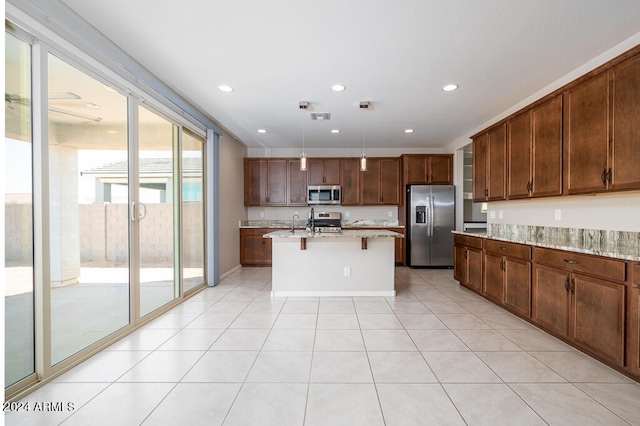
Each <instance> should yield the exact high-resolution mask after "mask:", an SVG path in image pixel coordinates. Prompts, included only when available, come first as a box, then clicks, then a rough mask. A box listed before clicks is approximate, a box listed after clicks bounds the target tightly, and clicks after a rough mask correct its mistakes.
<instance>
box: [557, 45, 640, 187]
mask: <svg viewBox="0 0 640 426" xmlns="http://www.w3.org/2000/svg"><path fill="white" fill-rule="evenodd" d="M564 96H565V114H564V149H565V193H566V194H581V193H589V192H603V191H610V190H625V189H626V190H628V189H638V188H640V167H638V164H640V143H638V140H639V139H640V126H638V122H639V121H640V56H639V55H636V56H635V57H631V58H630V59H627V60H626V61H624V62H622V63H620V64H618V65H616V66H615V67H613V68H611V69H609V70H607V71H604V72H601V73H599V74H596V75H595V76H593V77H591V78H589V79H588V80H586V81H585V82H583V83H581V84H578V85H577V86H575V87H573V88H571V89H569V90H567V91H566V92H565V94H564Z"/></svg>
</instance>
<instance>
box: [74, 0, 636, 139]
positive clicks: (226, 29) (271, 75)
mask: <svg viewBox="0 0 640 426" xmlns="http://www.w3.org/2000/svg"><path fill="white" fill-rule="evenodd" d="M63 2H64V3H65V4H67V5H68V6H69V7H70V8H71V9H73V10H74V11H75V12H76V13H78V14H79V15H80V16H82V17H83V18H84V19H85V20H87V21H88V22H89V23H90V24H92V25H93V26H95V27H96V28H97V29H98V30H99V31H101V32H102V33H103V34H105V35H106V36H107V37H108V38H109V39H111V40H112V41H113V42H114V43H116V44H117V45H118V46H120V47H121V48H122V49H123V50H124V51H126V52H127V53H128V54H129V55H131V56H132V57H133V58H135V59H136V60H137V61H138V62H139V63H141V64H142V65H143V66H145V67H146V68H147V69H148V70H150V71H151V72H152V73H153V74H155V75H156V76H157V77H158V78H160V79H161V80H162V81H164V82H165V83H166V84H168V85H169V86H170V87H172V88H173V89H174V90H175V91H177V92H178V93H180V94H181V95H183V96H184V97H185V98H186V99H188V100H189V101H190V102H192V103H193V104H194V105H195V106H197V107H198V108H200V109H201V110H203V111H204V112H205V113H207V114H209V115H210V116H211V117H213V118H214V119H215V120H216V121H217V122H219V123H220V124H221V125H222V126H223V127H224V128H226V129H228V130H229V131H230V132H232V133H233V134H234V135H235V136H236V137H237V138H238V139H239V140H241V141H242V142H243V143H245V144H246V145H247V146H249V147H260V146H262V147H266V148H285V147H300V146H301V140H302V133H303V130H304V133H305V143H306V146H307V147H315V148H321V147H332V148H333V147H343V148H358V147H360V146H361V144H362V130H363V127H364V130H365V135H366V145H367V147H388V148H390V147H393V148H399V147H402V148H409V149H419V148H439V147H442V146H444V145H446V144H448V143H451V142H452V141H454V140H456V139H458V138H460V137H462V136H464V135H465V134H467V133H468V132H470V131H472V130H474V129H476V128H477V127H478V126H481V125H482V124H483V123H485V122H486V121H487V120H490V119H491V118H492V117H495V116H496V115H498V114H500V113H502V112H503V111H505V110H507V109H508V108H510V107H512V106H513V105H515V104H517V103H518V102H520V101H522V100H523V99H525V98H527V97H528V96H531V95H532V94H533V93H535V92H536V91H538V90H540V89H541V88H543V87H545V86H546V85H548V84H550V83H552V82H554V81H555V80H557V79H558V78H560V77H562V76H563V75H565V74H567V73H569V72H570V71H571V70H573V69H575V68H576V67H578V66H580V65H582V64H584V63H586V62H587V61H589V60H590V59H592V58H594V57H596V56H597V55H599V54H601V53H602V52H605V51H606V50H608V49H610V48H611V47H613V46H615V45H616V44H618V43H620V42H622V41H623V40H625V39H627V38H629V37H630V36H632V35H634V34H636V33H638V32H640V1H638V0H485V1H478V0H451V1H445V0H440V1H436V0H398V1H383V0H324V1H321V2H312V1H305V0H271V1H264V0H244V1H231V0H227V1H222V0H217V1H212V0H181V1H173V0H172V1H169V0H135V1H131V0H109V1H99V2H98V1H89V2H88V1H86V0H63ZM335 83H341V84H344V85H346V87H347V88H346V90H345V91H343V92H332V91H331V90H330V87H331V85H333V84H335ZM447 83H456V84H459V85H460V88H459V89H458V90H457V91H455V92H450V93H446V92H443V91H442V90H441V89H442V86H444V85H445V84H447ZM222 84H226V85H230V86H232V87H233V88H234V89H235V90H234V91H233V92H232V93H223V92H221V91H219V90H218V89H217V86H219V85H222ZM299 101H308V102H310V104H311V108H312V109H313V110H314V111H316V112H329V113H331V120H330V121H323V122H317V121H311V120H310V118H309V114H308V112H303V111H301V110H299V108H298V103H299ZM360 101H369V102H371V104H372V106H373V109H371V110H368V111H365V110H361V109H359V107H358V105H359V102H360ZM259 128H264V129H266V130H267V131H268V132H267V133H266V134H258V133H257V130H258V129H259ZM334 128H337V129H340V130H341V133H340V134H337V135H334V134H331V133H330V132H329V131H330V130H331V129H334ZM405 128H413V129H415V132H414V133H413V134H405V133H404V129H405Z"/></svg>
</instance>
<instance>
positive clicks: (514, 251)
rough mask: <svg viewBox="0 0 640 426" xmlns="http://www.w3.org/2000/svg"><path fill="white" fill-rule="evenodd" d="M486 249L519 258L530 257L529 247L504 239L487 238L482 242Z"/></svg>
mask: <svg viewBox="0 0 640 426" xmlns="http://www.w3.org/2000/svg"><path fill="white" fill-rule="evenodd" d="M484 248H485V249H486V250H487V251H490V252H493V253H496V254H502V255H505V256H509V257H518V258H520V259H527V260H528V259H531V247H530V246H525V245H522V244H516V243H508V242H506V241H498V240H487V241H486V242H485V243H484Z"/></svg>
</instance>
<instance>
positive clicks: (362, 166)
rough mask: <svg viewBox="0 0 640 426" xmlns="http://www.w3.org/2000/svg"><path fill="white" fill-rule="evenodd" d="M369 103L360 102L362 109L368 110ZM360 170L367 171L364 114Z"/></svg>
mask: <svg viewBox="0 0 640 426" xmlns="http://www.w3.org/2000/svg"><path fill="white" fill-rule="evenodd" d="M369 105H370V104H369V102H367V101H363V102H360V109H362V110H367V109H369ZM360 171H362V172H366V171H367V156H366V155H365V153H364V115H363V116H362V157H360Z"/></svg>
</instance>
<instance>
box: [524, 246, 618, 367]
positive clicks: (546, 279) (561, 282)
mask: <svg viewBox="0 0 640 426" xmlns="http://www.w3.org/2000/svg"><path fill="white" fill-rule="evenodd" d="M533 260H534V265H533V286H532V303H533V311H532V320H533V321H534V322H536V323H537V324H539V325H540V326H541V327H542V328H545V329H547V330H549V331H551V332H553V333H555V334H557V335H559V336H560V337H563V338H566V339H568V340H569V341H570V342H572V343H574V344H576V345H578V346H580V347H582V348H584V349H585V350H587V351H588V352H591V353H593V354H595V355H597V356H599V357H601V358H603V359H606V360H608V361H609V362H612V363H614V364H617V365H619V366H623V365H624V356H625V353H624V352H625V350H624V348H625V305H626V303H625V298H626V288H627V286H626V284H625V282H624V281H625V262H623V261H619V260H614V259H602V258H597V257H594V256H588V255H578V254H574V253H566V252H563V251H559V250H550V249H541V248H534V250H533ZM600 264H606V265H607V268H605V270H606V269H611V270H614V271H618V278H620V281H616V280H615V278H612V276H611V275H606V276H603V275H602V271H603V269H600V268H599V265H600Z"/></svg>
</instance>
